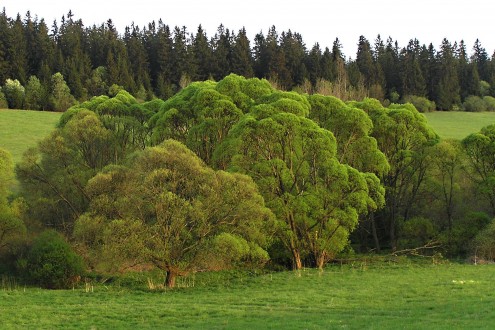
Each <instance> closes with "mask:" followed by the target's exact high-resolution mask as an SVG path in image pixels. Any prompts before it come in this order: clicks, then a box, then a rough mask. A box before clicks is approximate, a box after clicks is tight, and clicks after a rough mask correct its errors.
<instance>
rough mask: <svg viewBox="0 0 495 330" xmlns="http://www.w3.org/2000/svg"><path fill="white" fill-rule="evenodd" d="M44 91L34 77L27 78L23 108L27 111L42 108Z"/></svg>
mask: <svg viewBox="0 0 495 330" xmlns="http://www.w3.org/2000/svg"><path fill="white" fill-rule="evenodd" d="M44 94H45V92H44V90H43V86H42V85H41V82H40V80H39V79H38V78H37V77H36V76H31V77H29V80H28V83H27V84H26V94H25V99H24V107H25V108H26V109H28V110H40V109H42V108H43V98H44Z"/></svg>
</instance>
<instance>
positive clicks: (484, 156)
mask: <svg viewBox="0 0 495 330" xmlns="http://www.w3.org/2000/svg"><path fill="white" fill-rule="evenodd" d="M462 145H463V147H464V150H465V152H466V155H467V157H468V162H469V166H470V171H469V173H470V177H471V180H473V182H474V183H475V184H476V187H477V188H478V189H479V193H480V196H482V197H483V198H484V199H485V200H486V201H487V202H488V204H489V206H490V214H491V216H494V215H495V180H494V179H495V125H489V126H486V127H483V128H482V129H481V131H480V132H478V133H473V134H470V135H469V136H468V137H466V138H465V139H464V140H462Z"/></svg>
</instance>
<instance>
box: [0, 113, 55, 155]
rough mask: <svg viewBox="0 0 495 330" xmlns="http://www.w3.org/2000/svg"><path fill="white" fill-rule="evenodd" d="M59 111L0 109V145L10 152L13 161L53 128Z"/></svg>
mask: <svg viewBox="0 0 495 330" xmlns="http://www.w3.org/2000/svg"><path fill="white" fill-rule="evenodd" d="M61 115H62V114H61V113H60V112H47V111H29V110H0V146H1V147H2V148H4V149H7V150H8V151H10V152H11V153H12V156H13V158H14V162H19V161H20V160H21V158H22V154H23V153H24V151H25V150H27V149H28V148H30V147H34V146H36V143H37V142H38V141H39V140H41V139H42V138H43V137H45V136H47V135H48V134H49V133H50V132H51V130H53V129H54V128H55V125H56V124H57V122H58V120H59V118H60V116H61Z"/></svg>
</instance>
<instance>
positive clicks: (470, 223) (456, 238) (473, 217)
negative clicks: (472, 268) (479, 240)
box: [442, 212, 490, 255]
mask: <svg viewBox="0 0 495 330" xmlns="http://www.w3.org/2000/svg"><path fill="white" fill-rule="evenodd" d="M489 223H490V217H489V216H488V215H487V214H486V213H483V212H471V213H468V214H467V215H466V216H465V217H464V218H462V219H459V220H458V221H456V222H455V223H454V227H453V228H452V232H451V234H450V237H449V235H448V233H445V235H444V237H443V238H442V240H443V241H444V242H445V243H446V244H447V246H448V248H449V253H450V254H451V255H465V254H466V253H468V252H469V251H468V250H469V243H470V242H471V241H472V240H473V239H474V238H475V237H476V236H477V235H478V234H479V233H480V232H481V231H482V230H484V229H485V228H486V227H487V225H488V224H489Z"/></svg>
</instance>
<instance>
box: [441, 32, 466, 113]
mask: <svg viewBox="0 0 495 330" xmlns="http://www.w3.org/2000/svg"><path fill="white" fill-rule="evenodd" d="M438 63H439V74H440V79H439V83H438V86H437V89H438V92H437V99H436V100H435V102H436V104H437V106H438V108H439V109H441V110H452V109H453V107H454V106H456V105H459V104H460V102H461V99H460V95H459V79H458V76H457V63H456V61H455V58H454V52H453V47H452V45H451V44H450V42H449V41H448V40H447V39H443V41H442V46H441V49H440V52H439V54H438Z"/></svg>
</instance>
